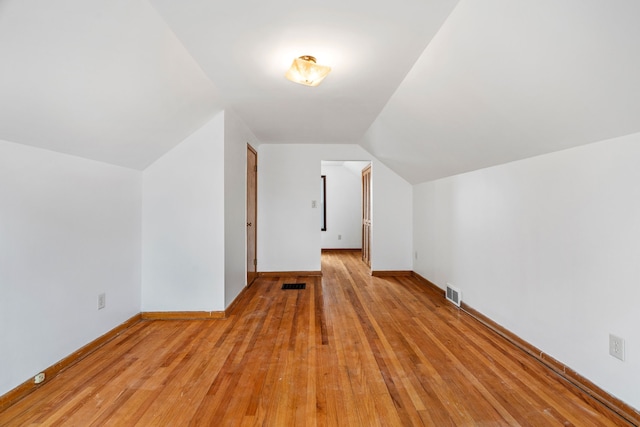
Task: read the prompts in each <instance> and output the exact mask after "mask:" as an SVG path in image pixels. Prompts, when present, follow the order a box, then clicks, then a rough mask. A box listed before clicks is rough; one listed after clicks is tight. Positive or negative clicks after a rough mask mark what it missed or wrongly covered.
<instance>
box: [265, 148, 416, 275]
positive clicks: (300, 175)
mask: <svg viewBox="0 0 640 427" xmlns="http://www.w3.org/2000/svg"><path fill="white" fill-rule="evenodd" d="M322 160H362V161H364V160H371V162H372V187H373V237H372V245H373V248H372V255H371V256H372V260H371V262H372V268H373V269H374V270H410V269H411V266H412V262H411V247H412V245H411V226H412V214H413V213H412V208H411V206H412V199H411V198H412V188H411V185H410V184H409V183H407V182H406V181H404V180H403V179H402V178H400V177H399V176H398V175H397V174H395V173H394V172H392V171H391V170H390V169H389V168H387V167H386V166H385V165H383V164H382V163H380V162H379V161H378V160H377V159H375V158H373V156H371V154H369V153H368V152H367V151H365V150H364V149H363V148H362V147H360V146H358V145H356V144H348V145H347V144H263V145H261V146H260V149H259V160H258V162H259V166H258V224H259V225H258V271H261V272H267V271H318V270H320V251H321V237H320V232H319V229H320V226H319V224H320V210H319V209H313V208H312V207H311V202H312V200H316V201H317V200H319V199H320V185H319V183H318V182H319V177H320V175H321V173H320V172H321V171H320V162H321V161H322Z"/></svg>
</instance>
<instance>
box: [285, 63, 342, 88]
mask: <svg viewBox="0 0 640 427" xmlns="http://www.w3.org/2000/svg"><path fill="white" fill-rule="evenodd" d="M330 71H331V67H327V66H326V65H318V64H316V58H314V57H313V56H308V55H306V56H301V57H299V58H296V59H294V60H293V63H292V64H291V67H290V68H289V71H287V74H285V77H286V78H287V79H289V80H291V81H292V82H296V83H300V84H303V85H306V86H318V85H319V84H320V82H321V81H322V80H323V79H324V78H325V77H327V74H329V72H330Z"/></svg>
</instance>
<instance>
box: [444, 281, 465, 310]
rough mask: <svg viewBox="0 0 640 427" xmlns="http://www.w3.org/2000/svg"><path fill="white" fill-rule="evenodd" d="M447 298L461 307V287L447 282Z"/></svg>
mask: <svg viewBox="0 0 640 427" xmlns="http://www.w3.org/2000/svg"><path fill="white" fill-rule="evenodd" d="M447 299H448V300H449V301H451V302H452V303H454V304H455V305H457V306H458V307H460V303H461V302H462V292H460V289H456V288H454V287H453V286H451V285H450V284H449V283H447Z"/></svg>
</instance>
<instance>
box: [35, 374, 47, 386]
mask: <svg viewBox="0 0 640 427" xmlns="http://www.w3.org/2000/svg"><path fill="white" fill-rule="evenodd" d="M44 378H45V375H44V372H40V373H39V374H38V375H36V376H35V377H33V382H34V383H36V384H40V383H41V382H43V381H44Z"/></svg>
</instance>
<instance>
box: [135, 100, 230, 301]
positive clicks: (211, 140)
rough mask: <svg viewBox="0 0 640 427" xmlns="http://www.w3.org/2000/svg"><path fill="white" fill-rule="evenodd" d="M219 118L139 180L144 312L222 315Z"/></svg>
mask: <svg viewBox="0 0 640 427" xmlns="http://www.w3.org/2000/svg"><path fill="white" fill-rule="evenodd" d="M224 117H225V113H224V112H223V113H219V114H218V115H216V116H215V117H214V118H213V119H212V120H211V121H210V122H209V123H208V124H206V125H205V126H203V127H202V128H201V129H199V130H198V131H197V132H195V133H194V134H192V135H191V136H189V137H188V138H187V139H185V140H184V141H183V142H181V143H180V144H179V145H178V146H176V147H175V148H174V149H172V150H171V151H169V152H168V153H167V154H165V155H164V156H163V157H161V158H160V159H159V160H157V161H156V162H155V163H154V164H152V165H151V166H149V167H148V168H147V169H145V171H144V172H143V216H142V218H143V219H142V224H143V225H142V251H143V255H142V311H221V310H224V308H225V304H224V290H225V289H224V283H225V239H224V233H225V222H224V218H225V204H224V198H225V187H224V178H225V165H224V160H225V152H224V151H225V144H224Z"/></svg>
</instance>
